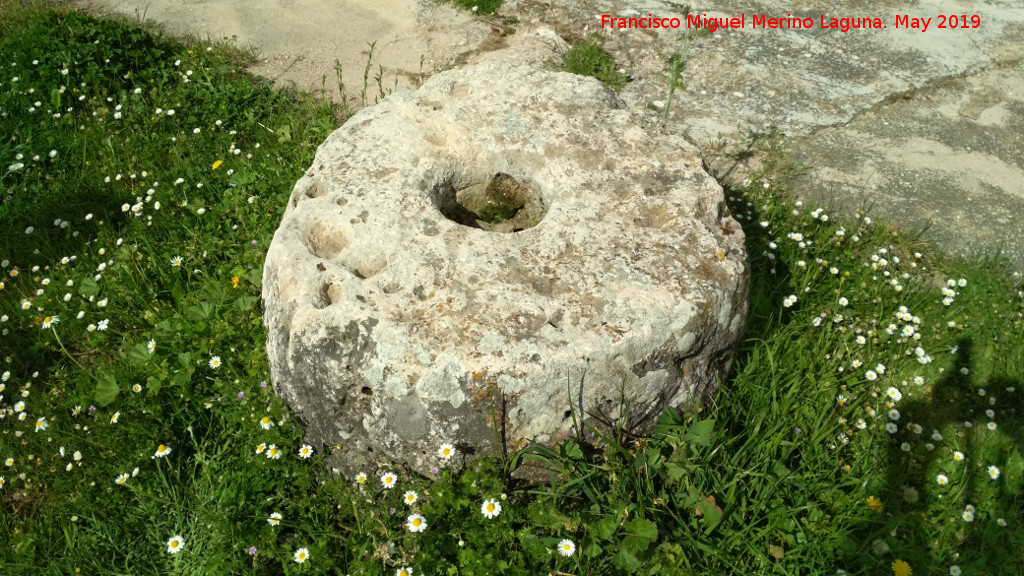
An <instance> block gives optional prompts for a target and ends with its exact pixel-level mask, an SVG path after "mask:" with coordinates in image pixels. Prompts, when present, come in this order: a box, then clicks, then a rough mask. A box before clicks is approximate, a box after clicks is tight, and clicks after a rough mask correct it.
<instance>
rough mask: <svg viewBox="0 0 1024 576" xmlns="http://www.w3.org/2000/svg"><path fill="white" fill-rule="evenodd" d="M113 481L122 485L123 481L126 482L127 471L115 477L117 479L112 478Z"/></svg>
mask: <svg viewBox="0 0 1024 576" xmlns="http://www.w3.org/2000/svg"><path fill="white" fill-rule="evenodd" d="M114 482H115V483H117V484H119V485H122V486H123V485H124V484H125V482H128V473H127V472H125V473H124V474H121V475H120V476H118V477H117V480H114Z"/></svg>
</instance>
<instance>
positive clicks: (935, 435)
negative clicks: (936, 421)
mask: <svg viewBox="0 0 1024 576" xmlns="http://www.w3.org/2000/svg"><path fill="white" fill-rule="evenodd" d="M932 440H935V441H936V442H942V434H940V433H939V431H938V430H932Z"/></svg>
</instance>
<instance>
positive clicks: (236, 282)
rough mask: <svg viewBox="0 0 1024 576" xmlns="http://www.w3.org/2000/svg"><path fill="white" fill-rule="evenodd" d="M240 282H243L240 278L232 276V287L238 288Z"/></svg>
mask: <svg viewBox="0 0 1024 576" xmlns="http://www.w3.org/2000/svg"><path fill="white" fill-rule="evenodd" d="M239 282H241V280H239V278H238V276H232V277H231V287H232V288H238V283H239Z"/></svg>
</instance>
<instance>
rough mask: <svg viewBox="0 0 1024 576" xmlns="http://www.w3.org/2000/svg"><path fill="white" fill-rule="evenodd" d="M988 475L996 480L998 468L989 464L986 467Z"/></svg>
mask: <svg viewBox="0 0 1024 576" xmlns="http://www.w3.org/2000/svg"><path fill="white" fill-rule="evenodd" d="M988 475H989V477H990V478H992V479H993V480H998V479H999V468H998V467H996V466H989V467H988Z"/></svg>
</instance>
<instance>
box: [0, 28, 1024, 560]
mask: <svg viewBox="0 0 1024 576" xmlns="http://www.w3.org/2000/svg"><path fill="white" fill-rule="evenodd" d="M0 64H2V72H0V157H2V158H3V163H2V165H0V184H2V190H3V195H2V203H0V222H2V223H3V226H0V240H2V242H0V250H2V251H3V254H0V271H2V274H3V276H2V279H0V334H2V337H0V361H2V365H0V380H2V382H0V541H2V542H3V543H4V545H3V546H0V573H3V574H13V575H21V574H26V575H37V574H43V575H50V574H53V575H57V574H140V575H141V574H145V575H152V574H195V575H200V574H204V575H205V574H267V575H270V574H375V575H378V574H398V575H399V576H409V575H410V574H414V575H415V576H419V575H420V574H447V575H452V576H454V575H456V574H485V573H486V574H492V573H497V574H529V575H535V574H561V575H565V574H578V575H585V574H587V575H590V574H593V575H598V574H600V575H604V574H608V575H611V574H616V575H618V574H640V573H643V574H687V575H689V574H694V575H696V574H702V575H703V574H714V575H718V574H723V575H724V574H831V573H836V571H837V570H838V571H839V573H848V574H864V575H867V574H872V575H876V574H889V573H892V574H896V575H897V576H906V575H908V574H911V573H913V574H915V575H946V574H953V575H956V574H1020V573H1021V572H1022V570H1024V557H1022V554H1024V552H1022V551H1024V530H1021V522H1022V521H1024V506H1022V499H1021V491H1022V489H1024V458H1022V454H1021V446H1022V444H1024V433H1022V427H1024V420H1022V417H1021V404H1022V400H1021V398H1022V396H1021V394H1022V392H1024V383H1022V382H1021V380H1022V377H1021V375H1022V373H1024V319H1022V314H1024V308H1022V302H1024V290H1022V289H1021V286H1020V284H1019V280H1017V279H1015V278H1014V277H1012V276H1011V275H1010V274H1009V273H1008V272H1007V271H1006V268H1005V263H1003V262H1002V261H1000V260H996V259H992V260H977V261H964V260H956V259H951V258H947V257H945V256H942V255H941V254H939V253H937V252H936V251H935V250H934V249H930V248H928V247H927V246H926V245H924V244H923V243H921V242H920V241H918V240H916V239H915V238H914V237H907V235H906V234H901V233H899V232H897V231H896V230H894V229H892V228H890V227H887V226H884V225H880V224H878V223H874V222H872V221H871V220H870V218H869V217H867V216H865V215H863V214H861V215H860V216H859V217H858V218H856V219H854V220H844V219H841V218H835V217H832V216H831V215H830V213H829V212H828V211H826V210H824V209H822V208H819V207H811V206H805V205H804V204H802V203H801V202H800V201H794V200H793V199H792V198H790V197H789V195H788V192H787V186H786V183H787V182H788V176H787V175H788V174H791V172H786V171H784V170H780V171H779V172H772V173H766V174H762V175H758V176H754V177H751V178H750V179H749V180H747V181H745V182H743V183H742V184H739V185H737V186H735V187H733V188H729V189H727V191H726V192H727V199H728V202H729V205H730V207H731V210H732V212H733V213H734V214H735V215H736V217H737V219H739V220H740V222H741V223H742V226H743V232H744V233H745V234H746V238H747V248H748V252H749V256H750V266H751V270H750V297H751V301H750V303H751V310H750V318H749V326H748V332H747V335H746V337H745V339H744V341H743V344H742V345H741V347H740V349H739V350H738V352H737V356H736V359H735V362H734V369H733V373H732V374H731V376H730V378H729V379H728V380H727V381H724V382H723V383H722V384H721V391H720V393H719V395H718V397H717V399H716V401H715V403H714V405H713V406H710V407H707V408H705V409H702V410H699V411H696V412H690V413H682V412H678V411H675V410H666V411H665V412H664V413H663V414H661V416H660V418H659V419H658V422H657V428H656V429H655V430H654V432H653V434H652V435H651V436H650V437H648V438H634V437H632V436H631V435H630V434H628V433H627V431H625V430H621V429H616V430H615V431H614V433H612V432H609V433H607V434H605V435H596V431H595V430H594V429H592V428H589V427H588V426H587V425H586V424H584V423H583V421H582V420H579V418H581V417H582V416H583V415H580V414H573V421H574V423H576V424H577V430H578V434H577V438H576V439H574V440H568V441H566V442H564V443H562V444H560V445H558V446H555V447H553V448H548V447H543V446H539V445H534V446H531V447H529V448H527V449H525V450H523V451H521V452H517V453H515V454H497V455H486V457H483V458H479V459H476V460H469V459H467V458H466V456H465V455H464V454H462V453H460V452H459V451H458V450H456V449H455V448H454V447H453V445H452V444H457V443H458V439H457V438H452V439H451V444H445V445H442V446H439V447H438V456H437V466H436V468H435V469H434V470H433V471H432V474H431V477H430V478H420V477H417V476H415V475H412V474H410V473H409V472H407V471H404V470H401V469H397V468H394V469H393V468H389V467H385V466H382V467H379V468H378V469H375V470H366V471H365V473H363V474H360V475H359V476H358V477H357V478H354V479H346V478H340V477H338V476H337V475H335V474H333V473H331V471H329V470H326V469H325V466H324V463H323V457H324V456H325V455H326V454H327V453H329V452H330V451H331V450H333V449H334V448H335V447H331V446H309V445H306V444H303V441H302V430H301V427H300V426H299V424H298V423H297V422H296V421H295V420H294V419H293V418H292V417H291V416H290V414H289V412H288V410H287V407H286V406H284V404H283V403H282V402H281V401H280V400H279V399H278V398H277V397H276V396H274V395H273V394H272V391H271V388H270V387H268V384H267V379H268V377H267V374H268V369H267V363H266V354H265V350H264V341H265V336H266V334H265V331H264V329H263V327H262V322H261V315H260V311H259V309H258V308H257V302H258V298H259V295H260V288H261V287H260V281H261V275H262V273H261V267H262V262H263V258H264V255H265V253H266V249H267V247H268V245H269V243H270V241H271V238H272V235H273V232H274V230H275V228H276V226H277V224H278V223H279V221H280V218H281V215H282V212H283V209H284V207H285V205H286V203H287V199H288V196H289V192H290V190H291V188H292V185H293V184H294V182H295V180H296V179H297V178H298V177H299V176H300V175H301V174H302V172H303V171H304V170H305V169H306V167H308V166H309V164H310V163H311V161H312V154H313V147H314V146H315V145H317V144H318V143H319V142H322V141H323V140H324V138H325V137H326V136H327V134H328V133H329V132H330V131H331V130H332V129H333V128H334V125H333V121H332V117H331V110H330V106H329V104H320V103H316V102H313V101H310V100H308V99H305V98H302V97H300V96H297V95H294V94H290V93H285V92H279V91H274V90H271V89H270V88H268V87H266V86H265V85H263V84H261V83H260V82H257V81H255V80H253V79H251V78H247V77H246V76H245V75H244V74H242V73H241V72H240V71H239V70H238V68H237V67H236V66H235V65H234V64H233V63H232V62H231V61H229V60H226V59H225V58H224V57H223V55H222V54H220V53H219V52H218V50H217V49H215V48H213V47H209V46H202V45H197V46H184V45H181V44H178V43H176V42H173V41H170V40H167V39H163V38H160V37H155V36H152V35H150V34H148V33H146V32H144V31H142V30H139V29H137V28H134V27H132V26H128V25H125V24H122V23H119V22H111V21H97V20H94V19H92V18H90V17H86V16H82V15H79V14H75V13H69V14H55V13H52V14H47V15H42V16H32V17H31V18H29V19H28V20H26V21H25V24H24V25H23V26H22V27H20V28H18V29H16V30H13V31H11V32H10V33H9V34H8V35H7V36H6V39H5V42H4V43H3V44H2V45H0ZM766 165H767V166H776V165H780V164H778V163H776V164H772V163H768V164H766ZM739 232H740V231H739V230H736V229H733V228H730V227H728V226H727V227H726V228H724V229H723V230H722V233H723V234H734V233H739ZM708 257H709V259H711V264H712V265H714V264H715V262H716V260H717V259H718V258H721V257H723V255H713V254H712V255H709V256H708ZM584 437H589V438H591V439H595V440H596V441H585V440H583V438H584ZM526 461H530V463H531V464H533V465H537V466H542V467H544V468H546V469H547V470H548V474H549V477H550V480H549V482H547V483H545V484H541V485H538V486H527V487H523V486H515V485H513V484H512V483H511V482H510V481H509V478H508V472H509V471H510V470H511V469H513V468H514V467H516V466H517V465H519V464H521V463H523V462H526Z"/></svg>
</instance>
